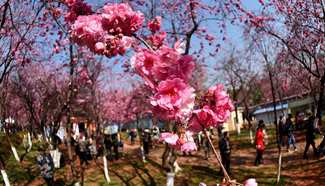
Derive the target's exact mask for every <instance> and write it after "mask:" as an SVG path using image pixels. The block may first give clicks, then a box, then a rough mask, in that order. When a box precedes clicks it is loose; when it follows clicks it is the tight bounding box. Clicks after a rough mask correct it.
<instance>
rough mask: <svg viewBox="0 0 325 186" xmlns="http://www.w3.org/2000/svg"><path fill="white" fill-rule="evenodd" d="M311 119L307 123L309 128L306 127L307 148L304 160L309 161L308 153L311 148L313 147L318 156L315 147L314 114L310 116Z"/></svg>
mask: <svg viewBox="0 0 325 186" xmlns="http://www.w3.org/2000/svg"><path fill="white" fill-rule="evenodd" d="M309 115H310V116H309V118H308V121H307V126H306V146H305V151H304V156H303V158H304V159H308V156H307V152H308V149H309V146H310V145H311V146H312V147H313V150H314V155H315V156H316V155H317V149H316V146H315V126H314V121H315V117H314V116H313V115H312V114H309Z"/></svg>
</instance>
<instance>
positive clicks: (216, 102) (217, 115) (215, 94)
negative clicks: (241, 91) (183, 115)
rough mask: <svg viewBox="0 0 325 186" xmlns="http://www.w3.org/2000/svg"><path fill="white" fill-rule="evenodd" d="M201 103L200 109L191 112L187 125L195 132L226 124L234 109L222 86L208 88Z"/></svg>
mask: <svg viewBox="0 0 325 186" xmlns="http://www.w3.org/2000/svg"><path fill="white" fill-rule="evenodd" d="M201 102H202V103H201V105H202V108H201V109H197V110H194V111H193V115H192V118H191V119H190V124H189V129H190V130H192V131H196V132H199V131H201V130H203V129H204V128H209V127H217V126H218V125H220V124H222V123H224V122H226V121H227V119H228V118H229V116H230V113H231V111H232V110H233V109H234V106H233V104H232V101H231V99H230V97H229V95H228V94H227V92H226V91H225V90H224V87H223V85H215V86H213V87H210V88H209V90H208V92H207V93H206V95H204V96H203V99H202V101H201Z"/></svg>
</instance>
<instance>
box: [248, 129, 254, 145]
mask: <svg viewBox="0 0 325 186" xmlns="http://www.w3.org/2000/svg"><path fill="white" fill-rule="evenodd" d="M249 139H250V140H251V144H254V138H253V130H252V129H249Z"/></svg>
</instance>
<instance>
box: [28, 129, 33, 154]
mask: <svg viewBox="0 0 325 186" xmlns="http://www.w3.org/2000/svg"><path fill="white" fill-rule="evenodd" d="M27 139H28V149H27V152H30V150H32V146H33V143H32V137H31V135H30V132H28V133H27Z"/></svg>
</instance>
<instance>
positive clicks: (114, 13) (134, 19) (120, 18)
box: [102, 3, 144, 36]
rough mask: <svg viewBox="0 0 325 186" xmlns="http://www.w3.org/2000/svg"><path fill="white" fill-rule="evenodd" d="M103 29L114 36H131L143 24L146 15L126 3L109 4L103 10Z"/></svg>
mask: <svg viewBox="0 0 325 186" xmlns="http://www.w3.org/2000/svg"><path fill="white" fill-rule="evenodd" d="M102 17H103V21H102V23H103V28H104V29H105V30H107V31H108V32H109V33H110V34H112V35H117V34H123V35H126V36H131V35H132V34H133V33H134V32H136V31H137V30H138V29H139V28H140V27H141V26H142V24H143V21H144V15H143V14H142V13H141V12H135V11H133V10H132V8H131V7H130V6H129V5H128V4H126V3H118V4H110V3H109V4H107V5H105V6H104V8H103V14H102Z"/></svg>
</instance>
